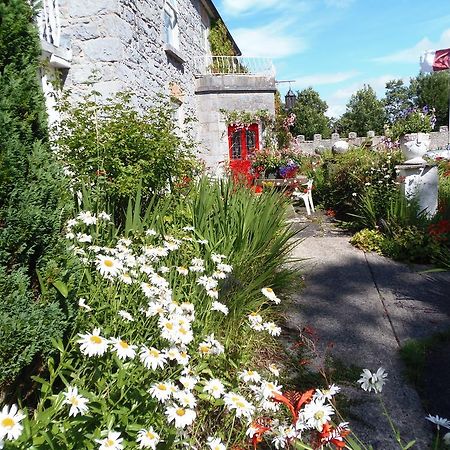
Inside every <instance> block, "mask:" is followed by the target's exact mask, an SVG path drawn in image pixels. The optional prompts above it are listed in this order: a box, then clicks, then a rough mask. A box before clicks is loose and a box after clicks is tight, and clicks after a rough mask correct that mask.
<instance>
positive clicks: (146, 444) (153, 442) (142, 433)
mask: <svg viewBox="0 0 450 450" xmlns="http://www.w3.org/2000/svg"><path fill="white" fill-rule="evenodd" d="M160 440H161V438H160V437H159V434H158V433H156V431H155V430H154V429H153V427H150V428H149V429H148V430H144V429H142V430H139V431H138V436H137V439H136V442H137V443H138V444H139V448H151V449H152V450H156V446H157V445H158V442H159V441H160Z"/></svg>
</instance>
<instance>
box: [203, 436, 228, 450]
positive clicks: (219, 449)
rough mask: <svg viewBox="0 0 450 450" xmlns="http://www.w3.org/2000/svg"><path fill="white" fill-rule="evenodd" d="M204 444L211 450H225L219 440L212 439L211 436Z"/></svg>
mask: <svg viewBox="0 0 450 450" xmlns="http://www.w3.org/2000/svg"><path fill="white" fill-rule="evenodd" d="M206 444H207V445H208V447H209V448H210V449H211V450H226V446H225V444H224V443H223V442H222V441H221V440H220V438H214V437H212V436H210V437H208V439H206Z"/></svg>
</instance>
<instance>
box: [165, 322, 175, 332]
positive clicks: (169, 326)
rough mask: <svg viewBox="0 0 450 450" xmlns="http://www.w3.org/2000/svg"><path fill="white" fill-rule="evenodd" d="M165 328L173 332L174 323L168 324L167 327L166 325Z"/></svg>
mask: <svg viewBox="0 0 450 450" xmlns="http://www.w3.org/2000/svg"><path fill="white" fill-rule="evenodd" d="M165 327H166V328H167V329H168V330H173V323H172V322H167V323H166V325H165Z"/></svg>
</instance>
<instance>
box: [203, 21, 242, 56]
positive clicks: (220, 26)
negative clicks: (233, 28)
mask: <svg viewBox="0 0 450 450" xmlns="http://www.w3.org/2000/svg"><path fill="white" fill-rule="evenodd" d="M208 40H209V45H210V47H211V54H212V55H213V56H235V55H236V50H235V48H234V45H233V42H232V41H231V39H230V36H229V33H228V30H227V27H226V26H225V24H224V23H223V22H222V20H221V19H216V20H213V21H212V22H211V27H210V30H209V35H208Z"/></svg>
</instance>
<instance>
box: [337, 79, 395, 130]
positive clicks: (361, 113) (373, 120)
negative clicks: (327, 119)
mask: <svg viewBox="0 0 450 450" xmlns="http://www.w3.org/2000/svg"><path fill="white" fill-rule="evenodd" d="M385 119H386V115H385V112H384V107H383V102H382V101H381V100H379V99H378V98H377V95H376V93H375V91H374V90H373V88H372V87H371V86H369V85H364V87H363V88H362V89H360V90H359V91H357V92H356V93H355V94H353V95H352V96H351V97H350V100H349V102H348V103H347V105H346V111H345V113H344V114H343V115H342V117H341V118H340V120H339V127H338V128H339V131H340V132H343V133H349V132H351V131H354V132H356V133H357V134H358V135H359V136H365V135H366V134H367V132H368V131H375V133H376V134H382V133H383V131H384V123H385Z"/></svg>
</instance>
